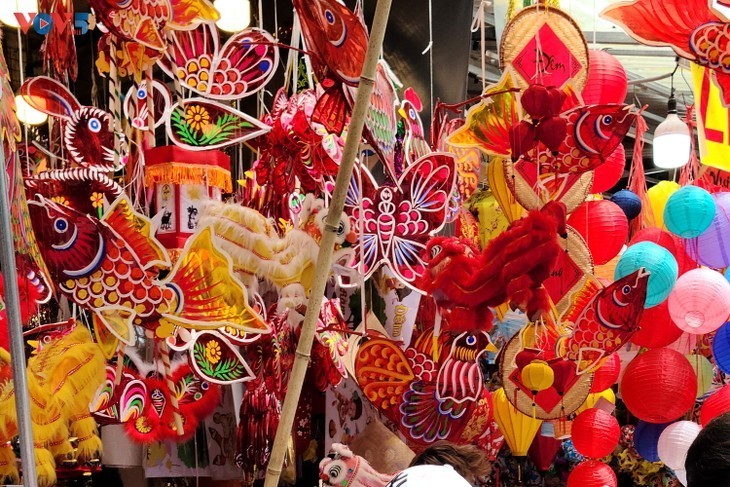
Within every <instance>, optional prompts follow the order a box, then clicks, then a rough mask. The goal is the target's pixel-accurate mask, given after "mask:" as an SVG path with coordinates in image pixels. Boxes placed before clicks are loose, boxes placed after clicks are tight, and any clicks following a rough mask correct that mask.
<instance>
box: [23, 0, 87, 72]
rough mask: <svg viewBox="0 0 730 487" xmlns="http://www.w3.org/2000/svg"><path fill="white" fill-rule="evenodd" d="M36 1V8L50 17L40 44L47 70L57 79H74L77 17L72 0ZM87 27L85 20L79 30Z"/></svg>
mask: <svg viewBox="0 0 730 487" xmlns="http://www.w3.org/2000/svg"><path fill="white" fill-rule="evenodd" d="M16 5H20V4H16ZM37 5H38V12H43V13H44V14H46V15H50V17H51V19H52V21H51V22H50V24H51V25H50V26H49V27H50V28H49V29H48V32H47V33H46V34H45V36H44V41H43V45H42V46H41V52H42V53H43V65H44V67H45V68H46V71H47V72H48V73H52V75H53V77H54V78H56V79H61V80H68V79H70V80H71V81H76V76H77V75H78V70H79V68H78V60H77V57H76V42H75V40H74V38H75V36H76V23H75V19H76V17H75V14H74V4H73V1H72V0H40V1H39V2H38V3H37ZM23 15H25V14H23ZM61 19H63V21H61ZM89 27H90V26H88V24H87V27H86V28H85V29H86V30H84V28H82V29H81V32H82V34H86V33H87V31H88V29H89Z"/></svg>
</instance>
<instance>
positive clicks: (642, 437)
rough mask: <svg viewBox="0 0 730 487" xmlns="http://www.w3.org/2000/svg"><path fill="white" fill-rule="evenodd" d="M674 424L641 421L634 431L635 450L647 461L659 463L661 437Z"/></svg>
mask: <svg viewBox="0 0 730 487" xmlns="http://www.w3.org/2000/svg"><path fill="white" fill-rule="evenodd" d="M670 424H672V423H659V424H656V423H647V422H646V421H639V422H638V423H637V424H636V430H635V431H634V448H636V451H637V452H639V455H641V456H642V457H643V458H644V459H645V460H648V461H650V462H658V461H659V452H658V445H659V437H660V436H661V434H662V431H664V428H666V427H667V426H669V425H670Z"/></svg>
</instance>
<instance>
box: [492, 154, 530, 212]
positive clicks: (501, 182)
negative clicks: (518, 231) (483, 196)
mask: <svg viewBox="0 0 730 487" xmlns="http://www.w3.org/2000/svg"><path fill="white" fill-rule="evenodd" d="M503 165H504V163H503V162H502V159H499V158H496V159H492V161H491V162H490V163H489V165H488V166H487V181H489V189H491V190H492V194H494V197H495V198H496V200H497V202H498V203H499V206H500V208H502V212H503V213H504V216H505V217H507V220H509V221H510V222H513V221H515V220H519V219H520V218H522V215H523V214H524V212H525V209H524V208H523V207H522V206H520V204H519V203H518V202H517V200H516V199H515V195H514V194H512V191H511V190H510V189H509V186H508V185H507V181H506V179H505V176H504V169H503Z"/></svg>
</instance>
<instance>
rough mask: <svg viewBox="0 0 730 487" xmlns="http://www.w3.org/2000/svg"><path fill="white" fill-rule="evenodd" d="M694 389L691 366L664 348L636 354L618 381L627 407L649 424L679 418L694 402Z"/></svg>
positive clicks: (672, 351)
mask: <svg viewBox="0 0 730 487" xmlns="http://www.w3.org/2000/svg"><path fill="white" fill-rule="evenodd" d="M696 392H697V376H696V375H695V373H694V370H692V366H691V365H690V364H689V362H688V361H687V359H686V358H685V357H684V355H682V354H681V353H679V352H675V351H674V350H670V349H667V348H655V349H653V350H649V351H647V352H645V353H642V354H641V355H637V356H636V358H635V359H634V360H632V361H631V363H629V365H628V366H627V367H626V371H625V372H624V375H623V377H622V378H621V383H620V393H621V399H623V402H624V404H625V405H626V407H627V408H628V410H629V411H630V412H631V413H632V414H633V415H634V416H636V417H637V418H639V419H641V420H644V421H648V422H649V423H667V422H669V421H673V420H675V419H677V418H679V417H680V416H682V415H683V414H684V413H686V412H687V411H688V410H689V409H690V408H691V407H692V406H693V405H694V403H695V394H696Z"/></svg>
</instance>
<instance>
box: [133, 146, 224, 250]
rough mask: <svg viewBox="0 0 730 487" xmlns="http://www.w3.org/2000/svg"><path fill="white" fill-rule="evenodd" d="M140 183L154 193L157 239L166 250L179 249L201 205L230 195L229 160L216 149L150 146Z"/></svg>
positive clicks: (195, 222) (194, 224) (194, 226)
mask: <svg viewBox="0 0 730 487" xmlns="http://www.w3.org/2000/svg"><path fill="white" fill-rule="evenodd" d="M144 183H145V186H146V187H147V188H150V189H152V190H154V208H155V213H156V214H157V215H158V218H159V227H158V228H157V232H156V237H157V239H158V240H159V241H160V242H161V243H162V244H163V245H164V246H165V247H167V248H168V249H181V248H183V247H184V246H185V242H186V241H187V239H188V238H189V237H190V236H191V235H192V234H194V233H195V231H196V230H197V228H198V219H199V217H200V212H201V210H202V206H203V204H204V203H205V202H207V201H208V200H210V199H214V200H217V201H220V200H221V198H222V194H224V193H231V192H233V182H232V181H231V158H230V157H229V156H228V155H227V154H226V153H224V152H222V151H217V150H212V151H188V150H185V149H181V148H179V147H176V146H161V147H154V148H151V149H148V150H146V151H145V181H144Z"/></svg>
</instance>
